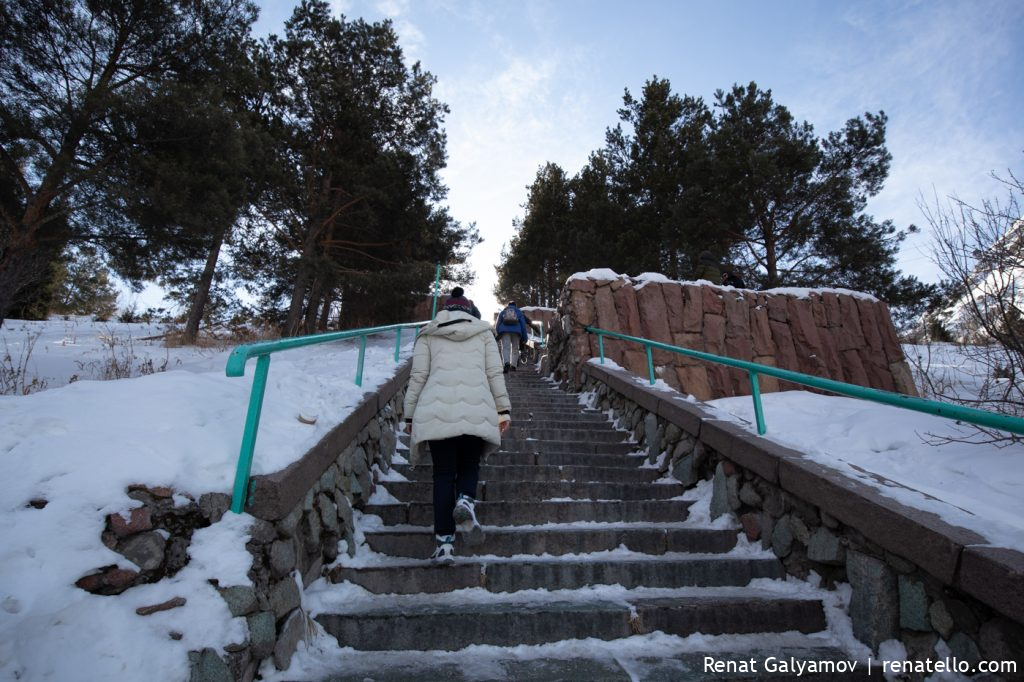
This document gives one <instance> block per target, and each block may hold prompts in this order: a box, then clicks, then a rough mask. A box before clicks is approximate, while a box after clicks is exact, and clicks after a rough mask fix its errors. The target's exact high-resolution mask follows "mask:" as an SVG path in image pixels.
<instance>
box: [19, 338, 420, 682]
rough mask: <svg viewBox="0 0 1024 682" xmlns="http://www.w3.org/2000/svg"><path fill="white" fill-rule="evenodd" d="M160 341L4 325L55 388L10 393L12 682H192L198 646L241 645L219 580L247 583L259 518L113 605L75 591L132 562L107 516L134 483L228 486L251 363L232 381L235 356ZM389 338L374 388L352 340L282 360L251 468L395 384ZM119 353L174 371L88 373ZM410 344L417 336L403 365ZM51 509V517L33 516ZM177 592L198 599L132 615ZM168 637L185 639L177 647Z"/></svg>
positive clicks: (194, 489)
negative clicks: (96, 574) (111, 539)
mask: <svg viewBox="0 0 1024 682" xmlns="http://www.w3.org/2000/svg"><path fill="white" fill-rule="evenodd" d="M159 333H161V330H160V329H159V328H158V327H156V326H146V325H110V324H98V325H96V324H92V323H89V322H87V321H85V320H82V319H79V320H77V321H72V322H65V321H63V320H60V321H50V322H45V323H42V322H40V323H35V322H31V323H30V322H20V321H16V320H14V321H12V320H8V321H5V323H4V326H3V327H2V328H0V349H2V348H3V347H4V344H6V347H7V348H8V349H9V353H10V354H11V356H12V358H15V359H14V360H13V361H14V362H20V361H19V360H17V359H16V358H18V357H19V354H20V353H24V349H25V348H26V347H27V345H26V344H28V343H30V342H31V341H32V340H33V339H34V347H33V348H32V351H31V354H30V355H29V356H28V357H27V360H28V362H27V363H22V365H23V366H25V367H27V368H28V370H29V372H30V374H31V375H32V376H34V377H40V378H41V380H45V382H46V386H47V387H48V388H47V389H46V390H43V391H40V392H36V393H31V394H29V395H13V396H12V395H6V396H0V467H2V471H3V479H4V485H3V486H0V679H4V680H7V679H20V680H41V679H52V680H76V679H78V680H86V679H89V680H141V679H147V680H168V681H170V680H181V679H186V678H187V677H188V659H187V655H186V654H187V652H188V651H189V650H194V649H199V648H203V647H206V646H214V647H216V646H223V645H225V644H229V643H230V642H232V641H239V638H240V636H241V637H244V628H245V623H244V620H241V619H232V618H231V616H230V614H229V612H228V610H227V607H226V604H225V602H224V601H223V599H221V597H220V596H219V595H218V593H217V592H216V590H214V589H213V588H212V587H211V586H210V585H209V584H208V583H207V580H208V579H209V578H219V579H220V580H221V582H222V584H227V585H240V584H248V579H247V578H246V571H247V570H248V568H249V564H250V557H249V555H248V552H247V551H246V550H245V541H244V540H245V536H246V533H247V528H248V526H249V523H250V522H251V520H252V519H251V517H249V516H248V515H239V516H235V515H232V514H229V515H228V516H227V517H226V521H227V522H226V523H225V522H221V523H218V524H215V525H214V526H212V527H210V528H205V529H201V530H199V531H196V533H195V535H194V536H193V543H192V546H191V547H190V549H189V554H190V557H191V562H190V564H189V565H188V566H187V567H186V568H185V569H184V570H182V571H181V572H179V573H178V574H177V575H175V576H174V577H173V578H170V579H167V580H163V581H161V582H160V583H158V584H153V585H143V586H139V587H135V588H133V589H131V590H129V591H128V592H126V593H125V594H124V595H122V596H120V597H117V598H111V597H103V596H96V595H93V594H90V593H88V592H85V591H83V590H80V589H78V588H77V587H75V586H74V583H75V581H76V580H78V579H79V578H81V577H82V576H84V575H86V574H87V573H91V572H92V571H93V570H94V569H96V568H98V567H101V566H107V565H111V564H117V565H119V566H121V567H124V568H133V566H132V564H131V562H129V561H127V560H126V559H125V558H124V557H122V556H121V555H120V554H117V553H115V552H113V551H111V550H108V549H107V548H106V547H105V546H104V545H103V544H102V543H100V542H99V538H100V533H101V532H102V531H103V529H104V523H105V517H106V516H107V515H108V514H112V513H118V512H124V511H127V510H128V509H129V508H131V507H132V506H137V504H138V503H136V502H134V501H132V500H131V499H129V498H128V497H127V496H126V494H125V491H126V488H127V486H129V485H131V484H135V483H144V484H147V485H150V486H169V487H171V488H173V489H174V490H175V491H176V492H177V493H178V494H179V495H191V496H193V497H194V498H197V499H198V497H199V495H201V494H202V493H205V492H226V493H230V492H231V486H232V482H233V477H234V472H235V467H236V463H237V460H238V448H239V443H240V440H241V435H242V427H243V423H244V420H245V414H246V407H247V404H248V398H249V390H250V388H251V386H252V374H253V364H254V363H250V364H249V367H248V371H247V374H246V376H245V377H242V378H228V377H226V376H225V374H224V365H225V363H226V360H227V354H228V351H227V350H220V351H208V350H202V349H198V350H197V349H185V348H178V349H164V348H162V347H160V346H159V345H158V343H157V342H144V341H143V342H140V341H135V340H133V341H131V342H129V336H130V337H131V338H132V339H139V338H140V337H144V336H151V335H155V334H159ZM111 337H114V338H116V341H114V342H111V341H110V339H111ZM404 338H405V337H403V339H404ZM393 339H394V337H393V336H392V337H389V338H383V337H382V339H381V341H380V342H378V343H370V344H368V347H367V354H366V362H365V369H364V373H363V388H359V387H357V386H356V385H355V383H354V378H355V370H356V364H357V354H358V351H357V348H356V346H355V344H353V343H345V342H343V343H334V344H324V345H321V346H313V347H309V348H303V349H298V350H294V351H288V352H286V353H282V354H279V355H275V356H273V359H272V361H271V365H270V375H269V381H268V384H267V391H266V397H265V399H264V404H263V415H262V421H261V424H260V431H259V437H258V439H257V442H256V452H255V456H254V461H253V468H252V472H253V473H254V474H260V473H269V472H272V471H277V470H279V469H281V468H283V467H284V466H286V465H287V464H289V463H290V462H292V461H294V460H295V459H297V458H298V457H299V456H301V455H302V454H303V453H304V452H306V451H307V450H308V449H309V448H310V447H311V446H312V445H314V444H315V443H316V442H317V441H318V440H319V439H320V438H321V437H322V436H323V435H324V434H325V433H326V432H327V431H328V430H330V428H332V427H333V426H334V425H335V424H337V423H339V422H340V421H341V420H342V419H344V418H345V417H346V416H347V415H348V414H349V413H350V412H351V411H352V409H353V408H354V407H355V406H356V405H357V404H358V402H359V400H360V399H361V397H362V395H363V393H364V391H369V390H373V389H374V388H375V387H376V386H378V385H380V384H381V383H383V382H384V381H386V380H387V379H389V378H390V377H392V376H393V375H394V369H395V363H394V360H393V353H394V340H393ZM111 347H113V348H118V349H125V348H129V347H130V349H131V353H129V351H128V350H123V351H121V352H122V353H123V354H122V356H119V357H121V359H122V364H123V365H124V364H126V363H124V358H125V357H128V356H129V355H131V356H133V357H134V360H133V363H134V365H135V367H136V371H135V374H138V366H139V364H140V361H141V363H142V364H143V367H144V369H143V371H147V370H146V369H145V368H146V367H147V365H146V360H147V358H155V359H159V361H160V363H161V364H162V363H163V359H164V358H169V361H168V363H167V369H166V371H163V372H160V371H157V372H155V373H150V374H145V375H143V376H138V377H136V378H131V379H122V380H118V381H95V380H91V379H89V378H87V377H88V376H90V375H88V374H86V373H84V372H83V371H82V368H83V367H89V366H91V365H92V364H93V363H102V362H104V361H105V359H106V358H107V353H108V352H109V351H108V349H109V348H111ZM410 347H411V338H410V344H409V345H407V346H406V348H405V350H404V353H405V354H406V355H407V354H408V352H409V350H410ZM126 354H127V355H126ZM20 357H22V358H24V355H21V356H20ZM73 375H77V377H78V378H77V379H76V380H75V381H74V382H73V383H70V384H69V381H70V379H71V377H72V376H73ZM28 383H31V379H29V382H28ZM37 386H38V383H37ZM299 414H303V415H306V416H316V417H318V418H317V421H316V424H315V425H307V424H304V423H301V422H299V420H298V418H297V417H298V415H299ZM40 499H42V500H46V501H47V504H46V506H45V507H44V508H42V509H36V508H34V507H32V506H30V504H29V502H30V501H31V500H40ZM175 596H182V597H185V598H186V599H187V603H186V605H185V606H183V607H181V608H177V609H174V610H172V611H167V612H163V613H157V614H154V615H151V616H148V617H145V618H142V617H139V616H138V615H136V614H135V609H136V608H137V607H139V606H145V605H151V604H156V603H160V602H162V601H165V600H167V599H170V598H171V597H175ZM171 631H176V632H179V633H182V634H183V635H184V636H183V638H182V639H181V640H180V641H174V640H172V639H170V638H169V637H168V633H169V632H171Z"/></svg>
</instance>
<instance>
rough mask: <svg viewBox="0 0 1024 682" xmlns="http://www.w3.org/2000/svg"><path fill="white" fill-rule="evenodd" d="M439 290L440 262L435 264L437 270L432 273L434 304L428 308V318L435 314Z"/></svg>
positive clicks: (432, 317)
mask: <svg viewBox="0 0 1024 682" xmlns="http://www.w3.org/2000/svg"><path fill="white" fill-rule="evenodd" d="M440 290H441V264H440V263H438V264H437V272H436V273H435V274H434V304H433V305H432V306H431V308H430V319H434V317H435V316H436V315H437V295H438V294H439V293H440Z"/></svg>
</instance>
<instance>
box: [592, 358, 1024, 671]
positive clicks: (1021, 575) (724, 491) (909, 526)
mask: <svg viewBox="0 0 1024 682" xmlns="http://www.w3.org/2000/svg"><path fill="white" fill-rule="evenodd" d="M580 370H581V372H580V380H581V384H582V388H583V390H584V391H587V392H590V393H591V394H592V406H593V407H596V408H599V409H602V410H612V411H613V413H614V415H615V417H616V419H617V421H618V424H619V426H621V427H623V428H627V429H629V430H630V431H631V432H632V433H633V436H634V437H635V438H636V439H637V441H638V442H639V443H640V444H641V446H642V447H645V448H647V450H648V457H649V459H650V460H651V461H652V462H660V469H661V471H662V472H663V473H667V472H671V473H672V474H673V475H674V476H675V477H676V478H677V479H679V480H680V481H682V482H683V483H684V484H685V485H686V486H687V487H692V486H694V485H696V484H697V482H698V481H701V480H712V481H713V486H714V488H713V490H714V493H713V498H712V515H713V516H715V517H717V516H720V515H721V514H724V513H729V514H732V515H733V516H734V517H735V518H736V519H737V520H738V521H739V523H740V524H741V525H742V529H743V531H742V532H744V533H745V534H746V537H747V538H748V539H749V540H751V541H759V542H760V543H761V545H762V547H764V548H765V549H770V550H772V551H773V552H774V553H775V554H776V556H778V557H779V559H780V560H782V562H783V564H784V565H785V567H786V570H787V571H788V572H789V573H790V574H792V575H794V576H797V577H800V578H807V577H808V576H809V575H810V574H811V572H812V571H813V572H814V573H816V574H817V575H819V576H821V579H822V583H823V585H824V586H826V587H833V586H835V585H836V584H837V583H849V584H850V585H851V586H852V601H851V604H850V615H851V618H852V620H853V628H854V634H855V635H856V637H857V638H858V639H859V640H861V641H862V642H864V643H865V644H867V645H869V646H871V648H872V649H875V650H877V648H878V645H879V643H881V642H883V641H886V640H889V639H898V640H900V641H901V642H903V644H904V645H905V646H906V648H907V652H908V655H909V657H910V659H911V660H924V659H929V658H930V659H932V660H937V659H939V658H941V657H940V656H939V655H938V654H936V652H935V650H934V648H935V645H936V644H937V643H938V642H939V641H940V640H942V641H944V642H946V644H947V645H948V647H949V648H950V650H951V651H952V655H953V656H955V657H956V658H957V659H959V660H966V661H971V662H972V663H973V662H977V661H978V660H995V661H1010V660H1014V661H1017V666H1018V668H1017V670H1018V674H1017V675H1016V676H1010V677H1008V678H1007V679H1015V680H1020V679H1024V554H1022V553H1021V552H1017V551H1014V550H1009V549H1001V548H995V547H990V546H988V545H987V543H986V541H985V540H984V539H983V538H982V537H980V536H978V535H977V534H976V533H974V532H972V531H970V530H967V529H964V528H959V527H956V526H951V525H949V524H948V523H945V522H944V521H942V520H941V519H940V518H938V517H937V516H935V515H934V514H931V513H927V512H922V511H920V510H917V509H912V508H909V507H906V506H904V505H902V504H900V503H898V502H896V501H894V500H892V499H890V498H887V497H885V496H883V495H882V494H881V493H879V492H878V491H877V490H876V489H874V488H872V487H870V486H868V485H866V484H864V483H862V482H860V481H856V480H854V479H850V478H847V477H845V476H843V475H842V474H840V473H839V472H837V471H835V470H833V469H829V468H827V467H825V466H822V465H820V464H817V463H815V462H813V461H810V460H808V459H806V458H804V457H803V455H802V454H801V453H799V452H795V451H793V450H790V449H788V448H785V447H783V446H780V445H777V444H775V443H772V442H770V441H768V440H766V439H763V438H760V437H758V436H756V435H755V434H753V433H751V432H748V431H745V430H743V429H741V428H740V427H739V426H737V425H736V424H734V423H732V422H725V421H721V420H718V419H715V418H714V416H713V414H712V413H710V412H707V411H705V410H703V409H702V408H701V407H700V406H699V404H698V403H694V402H692V401H688V400H685V399H683V398H681V397H678V396H673V395H672V394H668V393H665V392H663V391H656V390H653V389H651V388H650V387H649V386H646V385H644V383H645V381H644V383H641V382H639V381H638V380H637V378H636V377H635V376H634V375H632V374H630V373H628V372H626V371H623V370H621V369H612V368H608V367H604V366H601V365H598V364H595V363H587V364H584V365H582V366H581V367H580Z"/></svg>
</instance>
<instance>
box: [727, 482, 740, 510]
mask: <svg viewBox="0 0 1024 682" xmlns="http://www.w3.org/2000/svg"><path fill="white" fill-rule="evenodd" d="M725 497H726V501H727V502H728V503H729V509H731V510H732V511H737V510H739V508H740V507H741V506H742V504H741V503H740V477H739V476H729V477H728V478H726V479H725Z"/></svg>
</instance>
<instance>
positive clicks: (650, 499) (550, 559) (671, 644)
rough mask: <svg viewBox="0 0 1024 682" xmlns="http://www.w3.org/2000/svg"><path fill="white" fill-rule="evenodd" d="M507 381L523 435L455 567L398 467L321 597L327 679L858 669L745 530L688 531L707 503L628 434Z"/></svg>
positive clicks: (501, 462) (483, 483)
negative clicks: (742, 666) (332, 642)
mask: <svg viewBox="0 0 1024 682" xmlns="http://www.w3.org/2000/svg"><path fill="white" fill-rule="evenodd" d="M506 378H507V386H508V392H509V396H510V398H511V403H512V415H511V416H512V427H511V428H510V430H509V432H508V433H507V434H505V437H504V439H503V440H502V446H501V449H500V450H499V451H498V452H496V453H494V454H492V455H490V457H489V458H488V459H487V461H486V463H485V465H484V466H482V467H481V471H480V474H481V476H480V483H479V486H478V489H477V494H476V499H477V503H476V505H475V507H474V508H473V509H471V512H472V514H469V515H462V516H460V517H459V518H461V519H462V520H461V521H460V523H462V524H468V525H467V526H464V529H466V530H467V531H468V532H461V533H459V534H457V535H456V537H455V539H454V543H453V544H454V556H453V559H452V562H451V563H450V565H439V564H438V563H436V562H433V561H431V560H430V559H429V557H430V556H431V552H432V550H433V540H434V538H433V534H432V530H431V523H432V522H433V516H432V507H431V503H430V499H431V498H430V485H431V484H430V481H431V478H432V474H431V467H430V466H426V465H423V464H418V465H411V464H396V465H395V466H394V470H395V472H397V474H400V475H401V476H402V477H404V478H405V480H385V481H382V485H383V486H384V487H385V488H386V490H387V492H388V494H389V495H390V497H391V498H393V500H394V501H392V502H390V503H386V504H371V505H367V506H366V507H365V509H364V510H363V512H364V514H365V515H366V516H364V517H363V524H364V528H365V531H364V533H363V535H364V537H365V546H361V547H359V551H358V553H357V555H356V557H355V559H352V560H346V561H342V562H340V564H339V565H337V566H335V567H333V568H332V570H331V571H330V581H331V583H332V584H333V585H334V587H333V588H327V589H324V590H321V591H320V592H319V593H318V594H317V595H316V613H315V618H316V620H317V622H319V623H320V625H321V626H323V628H324V629H325V630H326V631H327V632H328V633H329V634H330V635H331V636H333V637H335V638H337V641H338V643H339V645H340V646H342V647H347V649H345V650H344V654H343V655H342V656H340V658H339V659H338V660H337V661H336V662H335V663H334V667H333V668H332V669H331V670H330V674H329V675H327V676H324V677H322V678H321V679H330V680H334V681H337V682H341V681H346V680H435V679H450V680H484V679H486V680H631V679H645V680H646V679H651V680H701V679H761V677H759V676H757V675H753V676H751V675H749V674H746V675H744V674H740V673H737V674H736V675H734V676H733V677H732V678H730V677H729V676H728V675H722V676H715V675H711V674H708V673H707V672H706V669H705V665H706V661H705V657H706V656H711V657H714V660H716V661H733V663H734V665H733V667H734V668H736V669H737V670H738V669H739V665H738V663H737V662H739V661H746V660H748V659H758V660H763V659H765V658H766V657H768V656H774V657H777V658H786V659H788V658H790V657H792V658H794V659H795V660H803V661H809V660H814V661H824V660H845V659H846V658H847V656H846V654H845V653H844V652H842V651H841V650H840V649H838V648H837V647H836V646H835V645H834V644H832V643H831V642H832V641H833V640H832V639H831V637H830V635H829V633H828V632H827V631H826V628H827V625H826V617H825V608H824V605H823V602H822V600H821V598H820V593H818V592H816V591H814V590H813V589H812V588H809V587H807V589H797V588H794V587H792V586H789V585H787V583H786V582H785V572H784V570H783V567H782V565H781V564H780V563H779V561H778V560H777V559H776V558H775V557H774V555H771V554H770V553H767V552H761V551H760V550H759V548H758V549H753V548H750V547H745V546H738V544H737V543H738V531H737V530H736V529H730V528H725V529H723V528H721V527H714V528H713V527H710V526H709V525H706V524H705V525H700V524H696V523H693V522H692V521H688V520H687V517H688V514H689V509H690V507H691V505H693V504H694V503H695V502H694V499H693V497H694V496H692V495H687V496H684V494H683V493H684V490H683V488H682V486H681V485H680V484H679V483H678V482H674V481H671V480H662V479H659V478H658V477H659V473H658V470H657V469H654V468H647V467H644V466H642V464H643V462H644V461H645V457H644V456H643V455H642V454H638V453H636V452H635V449H636V445H635V444H633V443H630V442H628V441H627V440H626V436H627V434H626V432H623V431H619V430H616V429H615V428H614V426H613V425H612V424H611V423H610V422H609V421H608V419H607V417H606V416H605V415H604V414H602V413H600V412H598V411H595V410H592V409H586V408H584V407H582V406H581V405H580V402H579V396H576V395H573V394H567V393H564V392H562V391H560V390H558V389H557V388H556V387H555V386H554V385H553V384H552V383H551V382H550V381H548V380H546V379H543V378H541V377H540V376H538V375H537V374H536V373H535V372H532V371H529V370H527V369H525V368H524V370H523V371H520V372H517V373H515V374H509V375H506ZM389 478H398V476H396V475H394V474H391V475H390V477H389ZM456 513H459V514H461V512H458V508H457V509H456ZM477 520H478V521H479V523H480V524H483V527H482V529H481V531H486V533H485V534H484V533H483V532H481V533H475V531H474V528H475V527H477V526H476V525H475V524H474V523H473V522H474V521H477ZM368 522H372V525H369V526H368V525H366V524H367V523H368ZM474 543H477V544H474ZM752 581H753V583H752ZM698 633H699V634H700V635H702V637H697V638H694V637H691V636H692V635H696V634H698ZM714 635H729V636H730V637H728V638H725V639H722V638H718V639H715V638H713V637H711V636H714ZM709 637H711V638H710V639H709ZM687 638H688V639H687ZM860 668H861V669H862V670H863V669H864V668H863V664H862V665H861V666H860ZM790 678H791V679H797V678H796V676H795V675H792V676H790V677H787V676H785V675H783V676H782V677H781V678H780V679H790ZM799 679H801V680H806V679H834V678H833V677H832V676H825V677H818V678H815V676H814V675H807V674H804V675H802V676H801V677H800V678H799ZM843 679H856V677H850V678H847V677H844V678H843Z"/></svg>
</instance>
